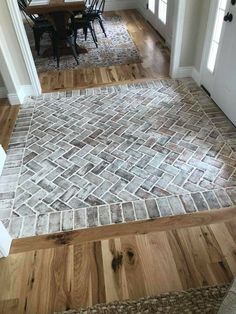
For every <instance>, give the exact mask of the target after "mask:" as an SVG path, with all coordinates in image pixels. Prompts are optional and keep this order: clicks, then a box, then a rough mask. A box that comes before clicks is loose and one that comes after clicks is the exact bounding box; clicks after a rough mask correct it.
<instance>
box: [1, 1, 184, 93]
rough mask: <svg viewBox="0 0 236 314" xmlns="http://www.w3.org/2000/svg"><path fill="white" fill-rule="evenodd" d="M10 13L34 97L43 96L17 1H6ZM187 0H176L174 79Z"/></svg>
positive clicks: (178, 59) (173, 44) (173, 51)
mask: <svg viewBox="0 0 236 314" xmlns="http://www.w3.org/2000/svg"><path fill="white" fill-rule="evenodd" d="M6 1H7V5H8V8H9V11H10V15H11V18H12V22H13V25H14V28H15V32H16V35H17V38H18V41H19V45H20V48H21V51H22V55H23V58H24V60H25V64H26V67H27V71H28V74H29V77H30V81H31V85H32V90H33V93H34V95H33V96H38V95H40V94H41V92H42V91H41V85H40V82H39V78H38V73H37V70H36V67H35V63H34V60H33V57H32V53H31V50H30V46H29V43H28V39H27V36H26V32H25V28H24V25H23V21H22V17H21V13H20V10H19V8H18V4H17V1H16V0H6ZM186 1H187V0H176V3H175V13H174V23H173V30H174V33H173V36H172V49H171V62H170V76H171V77H173V78H177V77H178V72H179V71H178V70H179V68H180V56H181V47H182V35H183V27H184V17H185V7H186Z"/></svg>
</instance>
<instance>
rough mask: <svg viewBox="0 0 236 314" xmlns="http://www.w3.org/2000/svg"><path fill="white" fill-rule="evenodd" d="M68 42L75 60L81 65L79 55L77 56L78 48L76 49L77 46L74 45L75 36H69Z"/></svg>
mask: <svg viewBox="0 0 236 314" xmlns="http://www.w3.org/2000/svg"><path fill="white" fill-rule="evenodd" d="M67 42H68V44H69V45H70V47H71V50H72V52H73V56H74V58H75V61H76V63H77V64H79V60H78V55H77V52H76V48H75V45H74V38H73V36H69V37H68V38H67Z"/></svg>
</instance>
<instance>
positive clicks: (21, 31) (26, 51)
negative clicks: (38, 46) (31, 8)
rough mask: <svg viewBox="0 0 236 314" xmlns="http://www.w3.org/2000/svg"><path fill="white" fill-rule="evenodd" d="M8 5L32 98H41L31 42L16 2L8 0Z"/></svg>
mask: <svg viewBox="0 0 236 314" xmlns="http://www.w3.org/2000/svg"><path fill="white" fill-rule="evenodd" d="M7 5H8V8H9V12H10V15H11V19H12V23H13V26H14V28H15V32H16V35H17V38H18V41H19V45H20V48H21V52H22V55H23V58H24V61H25V64H26V68H27V72H28V74H29V78H30V82H31V87H32V93H33V95H32V96H39V95H40V94H41V93H42V89H41V85H40V82H39V77H38V73H37V70H36V67H35V63H34V60H33V56H32V53H31V50H30V46H29V42H28V39H27V36H26V32H25V28H24V25H23V21H22V17H21V13H20V10H19V7H18V4H17V1H16V0H7Z"/></svg>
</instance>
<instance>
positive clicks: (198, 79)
mask: <svg viewBox="0 0 236 314" xmlns="http://www.w3.org/2000/svg"><path fill="white" fill-rule="evenodd" d="M192 78H193V79H194V81H195V82H196V83H197V85H199V86H200V84H201V75H200V72H198V71H197V70H196V68H194V67H193V71H192Z"/></svg>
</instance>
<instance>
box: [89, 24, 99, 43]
mask: <svg viewBox="0 0 236 314" xmlns="http://www.w3.org/2000/svg"><path fill="white" fill-rule="evenodd" d="M89 30H90V33H91V35H92V38H93V42H94V43H95V45H96V48H98V43H97V36H96V33H95V30H94V29H93V28H92V26H91V25H89Z"/></svg>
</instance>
